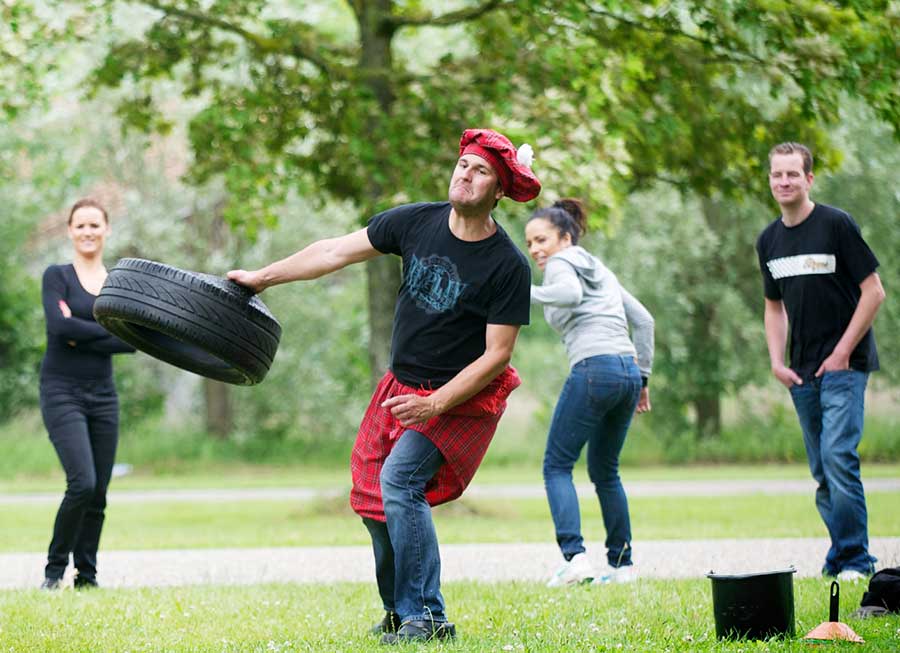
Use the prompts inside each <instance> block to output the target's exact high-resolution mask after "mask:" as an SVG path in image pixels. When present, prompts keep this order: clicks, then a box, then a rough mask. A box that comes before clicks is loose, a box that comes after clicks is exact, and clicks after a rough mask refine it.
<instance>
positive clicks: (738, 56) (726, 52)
mask: <svg viewBox="0 0 900 653" xmlns="http://www.w3.org/2000/svg"><path fill="white" fill-rule="evenodd" d="M588 11H589V12H590V13H591V14H594V15H595V16H602V17H604V18H609V19H611V20H614V21H616V22H618V23H622V24H623V25H626V26H627V27H630V28H631V29H636V30H641V31H643V32H653V33H657V34H665V35H667V36H675V37H678V38H684V39H688V40H690V41H694V42H696V43H699V44H700V45H704V46H707V47H709V48H711V49H713V50H714V51H716V52H718V53H719V56H720V57H724V58H726V59H727V60H728V61H731V62H732V63H754V64H761V65H764V64H765V63H766V62H765V61H764V60H762V59H760V58H759V57H757V56H756V55H754V54H753V53H751V52H746V51H734V50H730V49H728V48H725V47H724V46H723V45H722V44H721V43H717V42H715V41H711V40H709V39H706V38H703V37H702V36H697V35H695V34H688V33H687V32H684V31H682V30H680V29H673V28H671V27H660V26H659V25H648V24H646V23H642V22H638V21H636V20H632V19H630V18H627V17H625V16H619V15H617V14H614V13H612V12H610V11H604V10H603V9H595V8H593V7H591V8H589V9H588Z"/></svg>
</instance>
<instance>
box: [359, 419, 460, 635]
mask: <svg viewBox="0 0 900 653" xmlns="http://www.w3.org/2000/svg"><path fill="white" fill-rule="evenodd" d="M443 464H444V456H443V455H442V454H441V452H440V451H438V448H437V447H436V446H434V444H433V443H432V442H431V440H429V439H428V438H426V437H425V436H424V435H422V434H421V433H419V432H418V431H413V430H407V431H404V433H403V435H401V436H400V438H399V439H398V440H397V444H395V445H394V448H393V449H392V450H391V453H390V454H389V455H388V457H387V459H386V460H385V463H384V467H382V469H381V497H382V500H383V501H384V515H385V517H386V519H387V522H386V523H385V522H380V521H377V520H375V519H368V518H363V523H364V524H365V525H366V528H368V529H369V534H370V535H371V536H372V548H373V549H374V551H375V578H376V579H377V581H378V592H379V594H380V595H381V601H382V603H383V604H384V609H385V610H386V611H389V612H396V613H397V614H398V615H400V621H401V623H405V622H407V621H413V620H418V619H421V620H425V621H446V620H447V617H446V615H445V614H444V597H443V596H441V556H440V552H439V551H438V542H437V533H435V530H434V523H433V522H432V520H431V506H429V505H428V502H427V501H426V500H425V484H426V483H428V481H430V480H431V478H432V477H433V476H434V475H435V474H436V473H437V471H438V469H440V467H441V465H443Z"/></svg>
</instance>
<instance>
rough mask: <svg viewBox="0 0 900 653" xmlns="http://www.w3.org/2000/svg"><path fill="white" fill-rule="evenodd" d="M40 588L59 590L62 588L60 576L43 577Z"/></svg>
mask: <svg viewBox="0 0 900 653" xmlns="http://www.w3.org/2000/svg"><path fill="white" fill-rule="evenodd" d="M41 589H42V590H51V591H52V590H61V589H62V578H45V579H44V582H43V583H41Z"/></svg>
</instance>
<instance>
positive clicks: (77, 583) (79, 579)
mask: <svg viewBox="0 0 900 653" xmlns="http://www.w3.org/2000/svg"><path fill="white" fill-rule="evenodd" d="M72 586H73V587H74V588H75V589H77V590H87V589H94V588H97V587H100V585H98V584H97V579H96V578H90V577H89V576H82V575H81V574H79V575H78V576H75V580H74V581H73V582H72Z"/></svg>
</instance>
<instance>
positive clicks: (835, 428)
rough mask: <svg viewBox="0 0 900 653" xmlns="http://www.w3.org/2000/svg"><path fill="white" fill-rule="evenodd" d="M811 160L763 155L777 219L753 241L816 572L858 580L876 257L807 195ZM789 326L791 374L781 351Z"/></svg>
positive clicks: (867, 566)
mask: <svg viewBox="0 0 900 653" xmlns="http://www.w3.org/2000/svg"><path fill="white" fill-rule="evenodd" d="M812 183H813V173H812V155H811V154H810V151H809V149H808V148H806V147H805V146H803V145H801V144H799V143H782V144H780V145H776V146H775V147H774V148H773V149H772V151H771V152H770V153H769V186H770V188H771V190H772V195H773V196H774V198H775V201H776V202H778V205H779V206H780V207H781V216H780V217H779V218H778V219H776V220H775V221H774V222H772V223H771V224H770V225H769V226H768V227H766V228H765V230H763V232H762V233H761V234H760V236H759V239H758V240H757V243H756V249H757V253H758V255H759V265H760V268H761V270H762V275H763V287H764V291H765V298H766V299H765V305H766V308H765V327H766V341H767V343H768V346H769V358H770V359H771V363H772V373H773V374H774V375H775V377H776V378H777V379H778V380H779V381H780V382H781V383H782V384H783V385H784V386H786V387H787V388H788V390H790V393H791V398H792V399H793V401H794V406H795V408H796V410H797V415H798V417H799V418H800V426H801V428H802V430H803V442H804V445H805V446H806V455H807V458H808V459H809V468H810V471H811V472H812V475H813V478H815V480H816V482H817V483H818V484H819V486H818V489H817V490H816V507H817V508H818V510H819V514H820V515H821V516H822V520H823V521H824V522H825V526H826V527H827V528H828V533H829V535H830V536H831V548H830V549H829V551H828V554H827V555H826V557H825V565H824V567H823V568H822V573H824V574H825V575H827V576H837V577H838V578H840V579H841V580H858V579H860V578H863V577H864V576H866V575H871V574H872V573H873V571H874V567H873V563H874V561H875V558H873V557H872V556H871V555H869V536H868V524H867V519H868V518H867V513H866V497H865V494H864V493H863V485H862V480H861V478H860V472H859V454H858V453H857V447H858V445H859V442H860V439H861V438H862V432H863V399H864V395H865V391H866V382H867V380H868V376H869V372H872V371H874V370H877V369H878V354H877V352H876V350H875V337H874V335H873V333H872V329H871V326H872V322H873V321H874V320H875V314H876V313H877V312H878V308H879V306H880V305H881V302H882V301H884V289H883V288H882V286H881V280H880V279H879V276H878V273H877V272H876V271H875V270H876V268H877V267H878V259H876V258H875V255H874V254H873V253H872V250H870V249H869V246H868V245H867V244H866V242H865V241H864V240H863V237H862V234H861V233H860V230H859V227H858V226H857V225H856V223H855V222H854V221H853V219H852V218H851V217H850V216H849V215H848V214H847V213H845V212H844V211H841V210H840V209H836V208H833V207H830V206H826V205H824V204H816V203H814V202H812V200H810V198H809V191H810V188H811V187H812ZM789 327H790V341H791V349H790V367H788V366H787V365H785V356H784V355H785V345H786V342H787V338H788V328H789Z"/></svg>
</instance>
